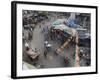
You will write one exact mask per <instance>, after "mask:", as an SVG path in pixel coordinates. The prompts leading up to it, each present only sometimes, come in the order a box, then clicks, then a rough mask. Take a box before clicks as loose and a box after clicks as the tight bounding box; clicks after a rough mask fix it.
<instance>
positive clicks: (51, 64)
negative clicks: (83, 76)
mask: <svg viewBox="0 0 100 80" xmlns="http://www.w3.org/2000/svg"><path fill="white" fill-rule="evenodd" d="M40 14H41V15H40ZM80 15H81V14H77V15H76V14H75V13H60V12H42V11H27V10H24V11H23V69H26V67H27V64H30V65H31V67H27V68H28V69H31V68H33V67H34V68H62V67H75V66H78V67H79V66H90V63H91V60H90V55H91V54H90V48H91V47H90V30H89V27H90V25H89V23H90V22H89V20H88V19H89V17H88V15H89V14H86V15H85V14H84V15H85V16H82V19H84V20H81V16H80ZM82 15H83V14H82ZM30 16H31V17H30ZM36 16H39V18H36ZM76 16H77V17H79V18H77V24H74V23H71V24H68V22H70V21H69V20H70V19H72V18H74V19H76ZM69 18H70V19H69ZM80 20H81V22H79V21H80ZM86 20H88V23H86V22H87V21H86ZM82 21H83V22H82ZM78 23H80V24H78ZM73 24H74V25H73ZM59 26H60V27H59ZM69 26H71V27H69ZM78 31H81V32H80V33H79V32H78ZM84 32H86V33H87V34H88V35H89V39H87V38H86V39H83V37H84V35H82V38H80V34H81V33H82V34H84ZM84 40H85V41H84ZM26 63H27V64H26Z"/></svg>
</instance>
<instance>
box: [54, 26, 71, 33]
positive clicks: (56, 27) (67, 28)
mask: <svg viewBox="0 0 100 80" xmlns="http://www.w3.org/2000/svg"><path fill="white" fill-rule="evenodd" d="M54 29H59V30H61V31H64V32H67V33H68V34H71V29H70V28H69V27H68V26H66V25H64V24H60V25H56V26H55V27H54Z"/></svg>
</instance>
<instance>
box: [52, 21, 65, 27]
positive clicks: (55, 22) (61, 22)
mask: <svg viewBox="0 0 100 80" xmlns="http://www.w3.org/2000/svg"><path fill="white" fill-rule="evenodd" d="M63 22H66V19H57V20H56V21H54V22H53V26H55V25H59V24H63Z"/></svg>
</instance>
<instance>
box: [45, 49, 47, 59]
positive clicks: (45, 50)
mask: <svg viewBox="0 0 100 80" xmlns="http://www.w3.org/2000/svg"><path fill="white" fill-rule="evenodd" d="M44 56H45V58H46V57H47V50H45V51H44Z"/></svg>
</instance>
